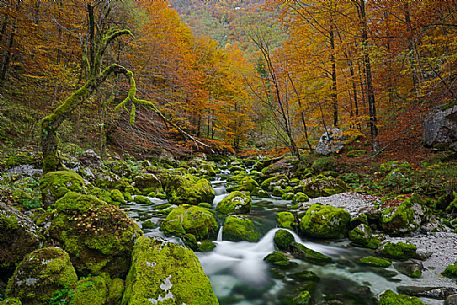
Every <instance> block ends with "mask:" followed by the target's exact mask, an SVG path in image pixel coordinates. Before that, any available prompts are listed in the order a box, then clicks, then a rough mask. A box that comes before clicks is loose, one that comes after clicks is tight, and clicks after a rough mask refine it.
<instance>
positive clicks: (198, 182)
mask: <svg viewBox="0 0 457 305" xmlns="http://www.w3.org/2000/svg"><path fill="white" fill-rule="evenodd" d="M165 193H166V194H167V198H168V201H169V202H170V203H171V204H177V205H180V204H192V205H197V204H199V203H201V202H207V203H210V204H211V203H212V202H213V199H214V197H215V196H216V193H215V192H214V190H213V188H212V187H211V183H210V182H209V181H208V180H207V179H205V178H197V177H195V176H192V175H189V174H187V175H184V176H182V177H181V176H177V177H175V178H173V179H171V180H169V182H168V183H167V185H166V186H165Z"/></svg>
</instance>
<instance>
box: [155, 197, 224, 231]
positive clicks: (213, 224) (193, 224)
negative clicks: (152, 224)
mask: <svg viewBox="0 0 457 305" xmlns="http://www.w3.org/2000/svg"><path fill="white" fill-rule="evenodd" d="M160 229H161V230H162V231H163V232H164V233H165V234H167V235H175V236H180V237H184V236H185V235H186V234H192V235H194V236H195V238H196V239H197V240H204V239H209V238H211V237H215V236H216V234H217V229H218V225H217V221H216V217H215V216H214V214H213V213H212V212H211V211H209V210H208V209H205V208H202V207H199V206H191V205H180V206H179V207H177V208H175V209H173V210H172V211H171V213H170V214H168V216H167V217H166V218H165V220H164V221H162V223H161V225H160Z"/></svg>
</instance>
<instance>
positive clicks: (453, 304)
mask: <svg viewBox="0 0 457 305" xmlns="http://www.w3.org/2000/svg"><path fill="white" fill-rule="evenodd" d="M444 305H457V294H453V295H450V296H448V297H447V299H446V301H445V302H444Z"/></svg>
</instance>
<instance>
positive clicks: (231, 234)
mask: <svg viewBox="0 0 457 305" xmlns="http://www.w3.org/2000/svg"><path fill="white" fill-rule="evenodd" d="M222 235H223V237H224V240H231V241H241V240H245V241H251V242H255V241H258V240H259V239H260V233H259V232H258V231H257V229H256V227H255V225H254V222H253V221H252V220H251V219H249V218H248V217H246V216H239V215H237V216H235V215H231V216H228V217H227V218H226V219H225V222H224V230H223V232H222Z"/></svg>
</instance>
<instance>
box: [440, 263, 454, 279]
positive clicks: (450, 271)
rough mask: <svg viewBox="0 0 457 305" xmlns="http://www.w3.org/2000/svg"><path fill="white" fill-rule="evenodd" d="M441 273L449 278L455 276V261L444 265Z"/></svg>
mask: <svg viewBox="0 0 457 305" xmlns="http://www.w3.org/2000/svg"><path fill="white" fill-rule="evenodd" d="M443 275H444V276H445V277H449V278H457V262H455V263H454V264H452V265H449V266H447V267H446V269H445V270H444V271H443Z"/></svg>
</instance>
